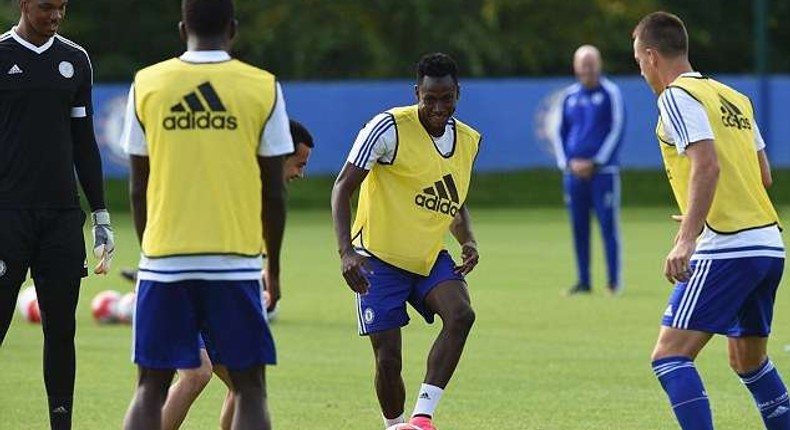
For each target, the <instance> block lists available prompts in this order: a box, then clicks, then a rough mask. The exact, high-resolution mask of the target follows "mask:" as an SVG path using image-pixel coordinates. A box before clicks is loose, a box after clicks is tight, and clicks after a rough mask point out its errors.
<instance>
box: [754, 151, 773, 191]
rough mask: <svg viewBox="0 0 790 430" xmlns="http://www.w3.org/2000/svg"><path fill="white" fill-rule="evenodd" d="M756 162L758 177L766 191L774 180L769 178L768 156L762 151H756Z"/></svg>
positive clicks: (769, 165)
mask: <svg viewBox="0 0 790 430" xmlns="http://www.w3.org/2000/svg"><path fill="white" fill-rule="evenodd" d="M757 161H759V163H760V177H761V178H762V180H763V186H764V187H765V188H766V189H767V188H771V185H773V183H774V180H773V177H772V176H771V164H770V163H769V162H768V155H767V154H766V153H765V150H764V149H761V150H759V151H757Z"/></svg>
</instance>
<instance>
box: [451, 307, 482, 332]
mask: <svg viewBox="0 0 790 430" xmlns="http://www.w3.org/2000/svg"><path fill="white" fill-rule="evenodd" d="M475 318H477V317H476V316H475V311H474V310H473V309H472V307H471V306H465V307H463V308H461V309H458V310H456V311H455V312H453V313H452V314H451V315H449V316H448V317H447V318H446V319H445V320H444V324H445V326H447V328H448V329H450V330H454V331H459V332H463V333H468V332H469V330H471V329H472V326H473V325H474V323H475Z"/></svg>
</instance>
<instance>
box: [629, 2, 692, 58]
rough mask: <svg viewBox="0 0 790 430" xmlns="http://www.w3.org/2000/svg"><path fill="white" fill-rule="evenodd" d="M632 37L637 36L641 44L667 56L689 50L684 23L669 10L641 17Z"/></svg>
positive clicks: (673, 55) (683, 53) (685, 53)
mask: <svg viewBox="0 0 790 430" xmlns="http://www.w3.org/2000/svg"><path fill="white" fill-rule="evenodd" d="M632 37H633V38H634V39H636V38H637V37H638V38H639V41H640V43H641V44H642V45H643V46H645V47H647V48H652V49H655V50H657V51H658V52H659V53H661V55H663V56H665V57H668V58H676V57H680V56H681V55H687V54H688V52H689V35H688V32H687V31H686V25H685V24H683V20H681V19H680V18H679V17H678V16H677V15H673V14H671V13H669V12H653V13H651V14H649V15H647V16H645V17H644V18H642V20H641V21H639V24H637V26H636V28H634V33H633V35H632Z"/></svg>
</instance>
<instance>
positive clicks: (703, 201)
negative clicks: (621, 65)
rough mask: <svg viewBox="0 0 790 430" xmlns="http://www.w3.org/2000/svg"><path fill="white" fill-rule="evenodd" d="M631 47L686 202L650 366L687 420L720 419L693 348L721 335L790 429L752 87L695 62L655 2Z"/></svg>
mask: <svg viewBox="0 0 790 430" xmlns="http://www.w3.org/2000/svg"><path fill="white" fill-rule="evenodd" d="M633 39H634V43H633V46H634V58H635V59H636V61H637V63H638V64H639V68H640V70H641V72H642V76H643V77H644V78H645V80H646V81H647V83H648V84H649V85H650V87H651V88H652V89H653V91H654V92H655V93H656V94H657V95H658V108H659V112H660V117H659V121H658V126H657V128H656V134H657V136H658V139H659V145H660V147H661V152H662V155H663V158H664V164H665V167H666V171H667V175H668V176H669V183H670V185H671V186H672V191H673V193H674V195H675V198H676V200H677V203H678V206H679V207H680V211H681V212H682V217H680V218H681V222H680V229H679V231H678V233H677V235H676V236H675V245H674V247H673V248H672V250H671V251H670V252H669V254H668V255H667V257H666V261H665V265H664V275H665V276H666V278H667V279H668V280H669V281H670V282H672V283H674V284H675V289H674V291H673V293H672V295H671V296H670V299H669V306H667V308H666V311H665V312H664V317H663V321H662V327H661V331H660V333H659V335H658V341H657V342H656V346H655V349H654V350H653V356H652V359H653V370H654V371H655V374H656V376H657V377H658V380H659V381H660V382H661V386H662V387H663V388H664V391H666V393H667V395H668V396H669V401H670V403H671V405H672V409H673V411H674V413H675V416H676V417H677V420H678V422H679V423H680V426H681V428H683V429H684V430H709V429H713V421H712V419H711V410H710V405H709V401H708V395H707V393H706V391H705V388H704V387H703V384H702V380H701V379H700V376H699V373H698V372H697V370H696V368H695V367H694V359H695V358H696V357H697V354H698V353H699V352H700V351H701V350H702V348H703V347H704V346H705V344H706V343H707V342H708V341H709V340H710V338H711V337H712V336H713V335H714V334H722V335H725V336H727V338H728V348H729V357H730V366H731V367H732V369H733V370H734V371H735V372H736V373H737V374H738V376H739V377H740V378H741V381H742V382H743V384H744V386H745V387H746V388H747V389H748V390H749V391H750V392H751V394H752V396H753V397H754V400H755V402H756V404H757V407H758V409H759V412H760V415H762V418H763V422H764V423H765V427H766V428H767V429H770V430H778V429H783V430H786V429H790V400H789V399H788V394H787V388H786V387H785V384H784V383H783V382H782V379H781V378H780V377H779V373H778V372H777V370H776V368H775V367H774V365H773V363H772V362H771V360H770V359H769V358H768V357H767V355H766V345H767V343H768V335H769V333H770V331H771V319H772V316H773V306H774V297H775V295H776V290H777V287H778V286H779V282H780V280H781V278H782V270H783V267H784V258H785V250H784V245H783V243H782V238H781V235H780V226H779V218H778V217H777V214H776V211H775V210H774V207H773V205H772V204H771V200H770V199H769V198H768V194H767V192H766V187H768V186H770V184H771V173H770V168H769V165H768V159H767V158H766V155H765V143H764V142H763V139H762V137H761V136H760V130H759V128H758V126H757V123H756V122H755V120H754V111H753V108H752V104H751V101H750V100H749V98H748V97H746V96H744V95H743V94H741V93H739V92H737V91H735V90H734V89H732V88H730V87H728V86H726V85H724V84H722V83H720V82H717V81H716V80H713V79H711V78H709V77H706V76H704V75H701V74H700V73H698V72H695V71H694V69H693V68H692V66H691V63H690V62H689V58H688V34H687V32H686V27H685V25H684V24H683V21H681V20H680V18H678V17H677V16H675V15H672V14H669V13H665V12H655V13H652V14H649V15H647V16H646V17H644V18H643V19H642V20H641V21H640V22H639V24H638V25H637V26H636V28H635V30H634V32H633Z"/></svg>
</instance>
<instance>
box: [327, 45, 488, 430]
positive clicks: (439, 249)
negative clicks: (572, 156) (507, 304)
mask: <svg viewBox="0 0 790 430" xmlns="http://www.w3.org/2000/svg"><path fill="white" fill-rule="evenodd" d="M415 95H416V97H417V104H416V105H413V106H406V107H396V108H392V109H390V110H387V111H385V112H383V113H381V114H378V115H377V116H375V117H374V118H373V119H372V120H371V121H370V122H368V124H367V125H366V126H365V127H364V128H363V129H362V131H361V132H360V133H359V135H358V136H357V139H356V141H355V142H354V145H353V148H352V150H351V153H350V155H349V157H348V161H347V162H346V164H345V166H344V167H343V169H342V171H341V172H340V175H339V176H338V177H337V180H336V182H335V186H334V188H333V190H332V217H333V220H334V224H335V235H336V237H337V244H338V252H339V254H340V259H341V270H342V273H343V277H344V278H345V280H346V283H347V284H348V286H349V287H350V288H351V290H352V291H354V292H355V293H356V304H357V313H358V314H357V322H358V325H359V333H360V335H366V336H369V337H370V341H371V344H372V346H373V353H374V356H375V362H376V377H375V386H376V394H377V395H378V399H379V404H380V406H381V411H382V414H383V416H384V424H385V426H386V427H389V426H391V425H394V424H397V423H402V422H404V417H403V412H404V402H405V396H406V393H405V388H404V384H403V379H402V377H401V327H403V326H405V325H406V324H408V322H409V317H408V314H407V313H406V303H409V304H411V305H412V307H414V309H416V310H417V311H418V312H419V313H420V314H421V315H422V316H423V318H425V320H426V321H427V322H428V323H432V322H433V320H434V316H435V315H436V314H438V315H439V317H440V318H441V319H442V323H443V325H442V330H441V332H440V333H439V336H438V338H437V339H436V341H435V342H434V345H433V348H432V349H431V352H430V354H429V356H428V371H427V374H426V376H425V380H424V383H423V384H422V386H421V387H420V391H419V394H418V395H417V403H416V405H415V407H414V412H413V413H412V416H411V420H410V423H411V424H413V425H415V426H417V427H419V428H421V429H424V430H434V429H435V427H434V426H433V424H432V422H431V421H432V417H433V415H434V411H435V409H436V406H437V404H438V403H439V400H440V399H441V397H442V394H443V392H444V389H445V387H446V386H447V383H448V382H449V381H450V378H451V377H452V375H453V372H454V371H455V368H456V365H457V364H458V361H459V359H460V358H461V352H462V351H463V348H464V344H465V342H466V338H467V335H468V334H469V331H470V330H471V328H472V324H473V323H474V319H475V314H474V312H473V311H472V307H471V305H470V299H469V292H468V291H467V286H466V283H465V281H464V276H465V275H466V274H468V273H469V272H470V271H472V269H474V267H475V266H476V265H477V262H478V258H479V256H478V252H477V242H476V241H475V238H474V235H473V233H472V228H471V221H470V216H469V211H468V210H467V208H466V206H465V205H464V202H465V200H466V196H467V191H468V189H469V183H470V181H471V175H472V167H473V164H474V161H475V158H476V157H477V153H478V149H479V145H480V134H479V133H478V132H477V131H475V130H474V129H472V128H471V127H469V126H468V125H466V124H464V123H462V122H461V121H459V120H457V119H456V118H454V117H453V113H454V112H455V107H456V104H457V102H458V96H459V85H458V68H457V66H456V64H455V61H454V60H453V59H452V58H451V57H450V56H448V55H445V54H441V53H436V54H429V55H425V56H424V57H422V58H421V59H420V61H419V63H418V64H417V84H416V85H415ZM358 188H359V189H360V191H359V204H358V207H357V214H356V219H355V222H354V226H353V229H352V228H351V225H350V221H351V208H350V200H351V196H352V194H353V193H354V192H355V191H356V190H357V189H358ZM448 230H449V232H451V233H452V234H453V236H454V237H455V238H456V240H457V241H458V243H459V244H461V249H462V251H461V258H462V263H461V264H460V265H456V264H455V263H454V262H453V260H452V258H451V257H450V254H449V253H448V252H447V251H446V250H444V237H445V235H446V234H447V232H448Z"/></svg>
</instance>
